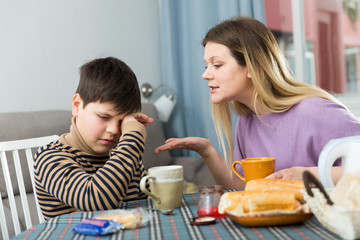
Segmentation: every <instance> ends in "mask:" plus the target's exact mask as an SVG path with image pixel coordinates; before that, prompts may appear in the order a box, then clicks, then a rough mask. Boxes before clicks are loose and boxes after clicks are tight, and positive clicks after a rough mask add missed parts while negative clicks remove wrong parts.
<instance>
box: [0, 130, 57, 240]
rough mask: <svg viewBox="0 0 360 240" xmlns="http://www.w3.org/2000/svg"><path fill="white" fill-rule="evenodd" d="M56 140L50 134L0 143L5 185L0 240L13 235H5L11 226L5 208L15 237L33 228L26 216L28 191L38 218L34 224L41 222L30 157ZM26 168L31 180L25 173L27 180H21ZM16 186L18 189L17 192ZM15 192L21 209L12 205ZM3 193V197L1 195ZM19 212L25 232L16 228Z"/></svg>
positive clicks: (27, 212) (1, 206)
mask: <svg viewBox="0 0 360 240" xmlns="http://www.w3.org/2000/svg"><path fill="white" fill-rule="evenodd" d="M58 138H59V136H57V135H52V136H47V137H39V138H31V139H24V140H15V141H6V142H0V153H1V167H2V172H1V171H0V176H1V175H3V181H4V182H5V186H6V192H5V194H4V191H3V196H2V194H1V191H0V227H1V232H2V239H4V240H5V239H9V238H10V237H12V236H11V235H13V233H10V232H9V227H10V226H11V225H9V222H10V221H9V219H10V216H8V215H9V210H8V209H10V213H11V219H12V226H13V228H14V234H15V235H17V234H19V233H20V232H21V231H24V230H26V229H29V228H31V227H32V226H33V224H32V219H31V214H30V207H29V202H28V196H29V194H28V193H29V191H30V192H31V191H32V192H33V193H34V196H35V204H36V209H37V215H38V221H36V222H39V223H41V222H43V221H44V218H43V216H42V214H41V210H40V207H39V204H38V201H37V198H36V191H35V184H34V171H33V161H34V160H33V157H34V153H35V149H37V148H39V147H40V146H44V145H46V144H48V143H50V142H51V141H54V140H56V139H58ZM6 152H8V154H6ZM19 153H20V154H19ZM22 156H23V157H22ZM9 166H10V168H9ZM26 169H28V171H29V175H30V178H31V179H28V178H29V177H28V176H29V175H28V173H26V176H27V179H24V176H25V175H23V170H24V171H25V170H26ZM13 172H16V174H12V173H13ZM24 174H25V172H24ZM13 175H16V180H15V179H14V178H15V177H14V176H13ZM16 181H17V186H16V184H13V183H16ZM28 181H31V187H32V190H27V191H28V192H26V189H25V186H26V185H29V183H28ZM16 187H18V190H17V188H16ZM2 188H3V187H2ZM15 189H16V190H15ZM18 192H19V195H20V199H21V207H20V206H19V205H20V204H18V205H17V204H16V199H15V195H16V198H18V196H17V195H18ZM6 194H7V196H4V195H6ZM5 202H6V204H5ZM31 207H35V206H31ZM6 208H7V212H5V209H6ZM21 209H22V212H23V216H24V218H25V223H26V229H21V227H20V226H21V224H20V220H19V216H20V215H19V212H21ZM33 212H34V211H33ZM6 214H7V215H6ZM7 219H8V220H7ZM12 226H11V227H12Z"/></svg>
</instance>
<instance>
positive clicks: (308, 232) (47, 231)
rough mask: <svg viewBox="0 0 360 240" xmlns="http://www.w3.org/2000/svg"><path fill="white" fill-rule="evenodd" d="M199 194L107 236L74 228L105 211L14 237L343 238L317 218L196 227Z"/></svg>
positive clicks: (64, 218)
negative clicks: (267, 224)
mask: <svg viewBox="0 0 360 240" xmlns="http://www.w3.org/2000/svg"><path fill="white" fill-rule="evenodd" d="M198 199H199V194H198V193H193V194H184V196H183V200H182V206H181V208H180V209H176V210H174V212H173V213H172V214H171V215H164V214H162V213H161V212H157V211H154V212H153V214H152V219H151V220H150V222H149V223H148V224H147V225H146V226H143V227H140V228H137V229H135V230H121V231H119V232H117V233H115V234H112V235H107V236H89V235H81V234H76V233H73V231H72V229H73V227H74V226H75V225H76V224H77V223H79V222H80V221H81V220H83V219H86V218H91V217H93V216H96V215H98V214H100V213H103V212H104V211H96V212H75V213H70V214H64V215H61V216H58V217H55V218H53V219H50V220H48V221H45V222H43V223H41V224H39V225H37V226H35V227H33V228H31V229H29V230H26V231H24V232H22V233H21V234H19V235H17V236H15V237H14V238H13V239H37V240H41V239H44V240H45V239H66V240H68V239H141V240H142V239H156V240H158V239H165V240H170V239H179V240H180V239H181V240H182V239H339V237H338V236H337V235H335V234H333V233H331V232H329V231H328V230H326V229H325V228H324V227H323V226H322V225H321V224H320V223H319V222H318V221H317V219H316V218H315V217H312V218H311V219H310V220H308V221H306V222H304V223H301V224H296V225H287V226H276V227H256V228H254V227H244V226H242V225H240V224H237V223H235V222H233V221H232V220H231V219H230V218H228V217H225V218H221V219H217V220H216V223H215V224H212V225H202V226H195V225H191V224H190V218H192V217H196V216H197V213H196V211H197V204H198ZM137 207H143V208H154V207H155V206H154V204H153V201H152V200H151V199H144V200H137V201H131V202H126V203H122V204H121V206H120V208H124V209H133V208H137Z"/></svg>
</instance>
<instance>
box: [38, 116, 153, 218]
mask: <svg viewBox="0 0 360 240" xmlns="http://www.w3.org/2000/svg"><path fill="white" fill-rule="evenodd" d="M74 125H75V124H74V121H73V124H72V126H71V129H70V133H68V134H64V135H62V136H61V137H60V138H59V139H58V140H56V141H54V142H52V143H50V144H48V145H46V146H44V147H41V148H39V150H38V151H37V153H36V154H35V158H34V171H35V172H34V173H35V186H36V194H37V198H38V201H39V204H40V208H41V210H42V213H43V215H44V218H45V219H49V218H52V217H55V216H58V215H61V214H65V213H69V212H74V211H79V210H80V211H95V210H104V209H114V208H117V207H118V206H119V203H120V202H122V201H128V200H134V199H138V198H145V197H146V195H144V194H143V193H142V192H141V191H140V188H139V183H140V179H141V178H142V177H143V176H145V175H146V172H145V170H144V166H143V163H142V160H141V158H142V155H143V152H144V143H145V136H146V132H145V128H143V126H142V128H140V129H139V131H130V132H127V133H126V134H123V135H122V136H121V138H120V141H119V143H118V145H117V146H116V147H114V148H113V149H112V150H111V151H110V153H109V155H108V156H96V155H94V154H90V153H89V152H91V151H86V150H87V149H86V146H87V145H86V143H85V142H84V141H83V140H82V138H81V136H80V134H79V132H78V131H77V128H76V126H74ZM67 139H73V141H71V142H72V143H75V144H73V145H72V146H71V145H70V144H69V141H66V140H67ZM74 145H76V146H74Z"/></svg>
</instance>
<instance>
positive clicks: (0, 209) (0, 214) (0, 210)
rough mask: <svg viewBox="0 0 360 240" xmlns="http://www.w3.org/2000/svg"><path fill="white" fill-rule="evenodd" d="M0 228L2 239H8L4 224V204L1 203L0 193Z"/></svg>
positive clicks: (5, 224)
mask: <svg viewBox="0 0 360 240" xmlns="http://www.w3.org/2000/svg"><path fill="white" fill-rule="evenodd" d="M0 227H1V233H2V239H8V238H9V231H8V228H7V223H6V218H5V210H4V204H3V201H2V196H1V191H0Z"/></svg>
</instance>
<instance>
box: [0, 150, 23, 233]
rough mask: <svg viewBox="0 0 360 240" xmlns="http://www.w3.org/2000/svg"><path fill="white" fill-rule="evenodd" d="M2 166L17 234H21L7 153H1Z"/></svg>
mask: <svg viewBox="0 0 360 240" xmlns="http://www.w3.org/2000/svg"><path fill="white" fill-rule="evenodd" d="M1 166H2V168H3V173H4V180H5V185H6V191H7V194H8V200H9V204H10V210H11V217H12V220H13V225H14V230H15V234H19V233H20V232H21V230H20V223H19V217H18V216H19V215H18V211H17V207H16V202H15V197H14V191H13V186H12V183H11V178H10V171H9V166H8V163H7V157H6V153H5V152H4V151H2V152H1Z"/></svg>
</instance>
